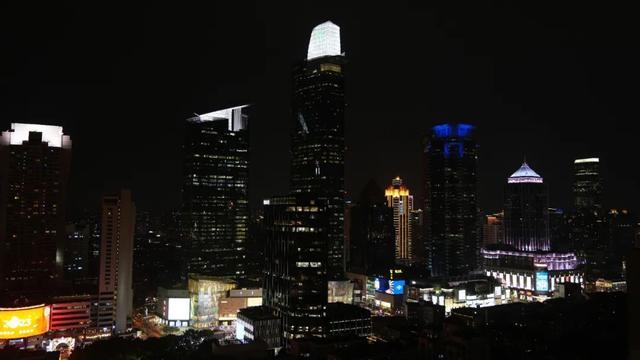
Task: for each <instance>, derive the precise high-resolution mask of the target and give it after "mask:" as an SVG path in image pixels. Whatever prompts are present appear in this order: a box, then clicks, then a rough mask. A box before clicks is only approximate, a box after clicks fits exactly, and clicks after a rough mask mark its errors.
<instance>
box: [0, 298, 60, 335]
mask: <svg viewBox="0 0 640 360" xmlns="http://www.w3.org/2000/svg"><path fill="white" fill-rule="evenodd" d="M47 331H49V307H48V306H45V305H38V306H31V307H23V308H0V339H19V338H25V337H30V336H36V335H40V334H44V333H46V332H47Z"/></svg>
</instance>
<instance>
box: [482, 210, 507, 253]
mask: <svg viewBox="0 0 640 360" xmlns="http://www.w3.org/2000/svg"><path fill="white" fill-rule="evenodd" d="M503 242H504V212H499V213H495V214H490V215H485V217H484V223H483V224H482V246H487V245H490V244H502V243H503Z"/></svg>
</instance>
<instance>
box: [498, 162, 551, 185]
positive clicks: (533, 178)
mask: <svg viewBox="0 0 640 360" xmlns="http://www.w3.org/2000/svg"><path fill="white" fill-rule="evenodd" d="M507 182H508V183H541V182H542V176H540V175H539V174H538V173H537V172H535V171H533V169H532V168H530V167H529V164H527V162H526V161H525V162H524V163H522V166H520V168H519V169H518V170H516V172H514V173H513V174H511V176H509V179H508V180H507Z"/></svg>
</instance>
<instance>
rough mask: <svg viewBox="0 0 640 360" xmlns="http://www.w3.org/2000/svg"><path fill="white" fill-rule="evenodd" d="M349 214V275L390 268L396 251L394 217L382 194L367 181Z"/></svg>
mask: <svg viewBox="0 0 640 360" xmlns="http://www.w3.org/2000/svg"><path fill="white" fill-rule="evenodd" d="M349 213H350V215H349V217H350V224H349V246H350V249H349V255H350V256H349V262H348V264H349V271H350V272H359V273H362V274H369V273H372V272H383V271H386V270H387V269H389V268H391V267H392V266H393V264H394V262H395V248H396V247H395V229H394V225H393V220H394V218H393V216H394V215H393V209H392V208H390V207H388V206H387V203H386V201H385V199H384V191H383V190H382V189H381V188H379V187H378V186H377V185H376V184H375V182H374V181H373V180H371V181H369V183H367V185H366V186H365V189H364V190H363V191H362V194H361V195H360V198H359V199H358V201H357V202H356V203H355V204H353V206H351V208H350V209H349Z"/></svg>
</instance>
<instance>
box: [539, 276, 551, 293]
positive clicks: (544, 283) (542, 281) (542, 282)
mask: <svg viewBox="0 0 640 360" xmlns="http://www.w3.org/2000/svg"><path fill="white" fill-rule="evenodd" d="M536 291H538V292H547V291H549V273H548V272H546V271H538V272H536Z"/></svg>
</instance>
